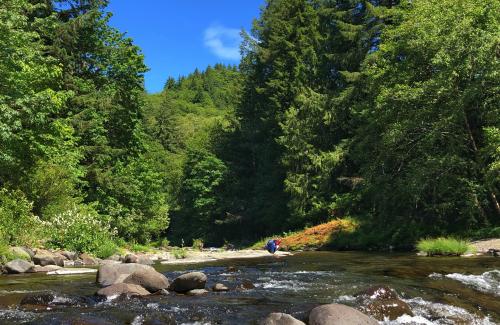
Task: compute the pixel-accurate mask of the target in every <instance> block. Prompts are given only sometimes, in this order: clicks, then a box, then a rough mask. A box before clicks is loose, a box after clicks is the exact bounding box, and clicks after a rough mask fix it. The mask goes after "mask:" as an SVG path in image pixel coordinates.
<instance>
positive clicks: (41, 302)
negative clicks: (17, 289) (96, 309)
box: [20, 292, 94, 309]
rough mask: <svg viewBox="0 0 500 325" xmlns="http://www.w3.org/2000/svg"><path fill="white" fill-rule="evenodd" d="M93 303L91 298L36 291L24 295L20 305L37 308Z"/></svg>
mask: <svg viewBox="0 0 500 325" xmlns="http://www.w3.org/2000/svg"><path fill="white" fill-rule="evenodd" d="M93 303H94V301H93V300H91V299H90V298H86V297H78V296H65V295H59V294H55V293H53V292H36V293H30V294H27V295H26V296H24V297H23V299H22V300H21V302H20V305H21V306H22V307H23V308H26V309H38V308H46V307H50V306H83V305H90V304H93Z"/></svg>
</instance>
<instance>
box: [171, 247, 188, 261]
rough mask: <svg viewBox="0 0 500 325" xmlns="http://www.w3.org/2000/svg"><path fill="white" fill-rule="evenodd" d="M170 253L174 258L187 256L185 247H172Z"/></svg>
mask: <svg viewBox="0 0 500 325" xmlns="http://www.w3.org/2000/svg"><path fill="white" fill-rule="evenodd" d="M172 254H173V255H174V257H175V258H176V259H181V258H186V257H187V249H186V248H185V247H174V248H173V249H172Z"/></svg>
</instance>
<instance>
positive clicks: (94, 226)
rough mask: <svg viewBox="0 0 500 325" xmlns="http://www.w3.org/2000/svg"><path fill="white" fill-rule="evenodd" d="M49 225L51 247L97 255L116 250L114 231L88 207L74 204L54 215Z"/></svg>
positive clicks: (111, 252) (100, 255)
mask: <svg viewBox="0 0 500 325" xmlns="http://www.w3.org/2000/svg"><path fill="white" fill-rule="evenodd" d="M50 226H51V228H52V234H51V236H50V241H49V244H50V245H51V246H53V247H57V248H65V249H69V250H74V251H77V252H87V253H93V254H95V255H97V256H98V257H102V256H105V255H107V254H109V255H112V254H113V253H114V251H116V244H115V243H114V242H113V237H114V235H115V233H116V231H115V230H114V229H111V227H110V226H109V223H107V222H105V221H104V220H102V219H101V218H100V216H99V215H98V214H97V212H95V211H94V210H93V209H91V208H89V207H85V206H74V207H73V208H72V209H70V210H67V211H65V212H63V213H61V214H58V215H56V216H55V217H54V218H53V219H52V220H51V221H50ZM109 255H108V256H109Z"/></svg>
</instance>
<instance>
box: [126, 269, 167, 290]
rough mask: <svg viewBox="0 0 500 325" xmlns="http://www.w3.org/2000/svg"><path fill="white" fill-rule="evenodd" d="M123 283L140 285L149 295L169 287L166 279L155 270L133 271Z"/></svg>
mask: <svg viewBox="0 0 500 325" xmlns="http://www.w3.org/2000/svg"><path fill="white" fill-rule="evenodd" d="M123 283H129V284H137V285H140V286H142V287H143V288H145V289H146V290H148V291H149V292H151V293H153V292H157V291H158V290H162V289H168V287H169V283H168V279H167V278H166V277H165V276H164V275H163V274H161V273H159V272H157V271H155V270H138V271H135V272H134V273H132V274H131V275H129V276H128V277H127V278H126V279H125V280H124V281H123Z"/></svg>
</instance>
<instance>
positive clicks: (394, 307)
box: [365, 299, 413, 321]
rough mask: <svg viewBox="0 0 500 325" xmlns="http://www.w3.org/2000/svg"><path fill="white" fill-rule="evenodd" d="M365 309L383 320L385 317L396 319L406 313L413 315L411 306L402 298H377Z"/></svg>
mask: <svg viewBox="0 0 500 325" xmlns="http://www.w3.org/2000/svg"><path fill="white" fill-rule="evenodd" d="M365 310H366V312H367V313H368V314H370V315H371V316H373V317H375V318H376V319H378V320H380V321H383V320H384V319H385V318H388V319H389V320H395V319H396V318H398V317H399V316H403V315H405V314H406V315H409V316H413V312H412V311H411V308H410V306H408V304H407V303H406V302H404V301H402V300H400V299H384V300H375V301H374V302H372V303H371V304H369V305H368V307H366V309H365Z"/></svg>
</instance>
